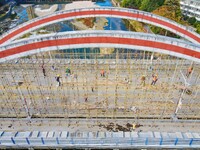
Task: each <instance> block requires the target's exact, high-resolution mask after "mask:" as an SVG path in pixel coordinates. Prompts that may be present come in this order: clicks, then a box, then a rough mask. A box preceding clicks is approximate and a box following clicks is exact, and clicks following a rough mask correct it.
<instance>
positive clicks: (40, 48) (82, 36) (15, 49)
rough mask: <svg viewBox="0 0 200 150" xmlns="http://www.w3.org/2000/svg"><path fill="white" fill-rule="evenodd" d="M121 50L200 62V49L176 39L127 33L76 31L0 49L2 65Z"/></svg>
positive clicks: (41, 37)
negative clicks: (55, 53)
mask: <svg viewBox="0 0 200 150" xmlns="http://www.w3.org/2000/svg"><path fill="white" fill-rule="evenodd" d="M84 47H119V48H130V49H139V50H147V51H152V52H159V53H164V54H168V55H172V56H176V57H180V58H184V59H188V60H192V61H196V62H200V45H199V44H192V43H189V42H185V41H182V40H177V39H174V38H168V37H164V36H156V35H152V34H144V33H134V32H125V31H91V30H89V31H74V32H65V33H58V34H50V35H43V36H38V37H37V38H29V39H23V40H19V41H15V42H13V44H7V45H2V46H0V62H4V61H6V60H10V59H14V58H20V57H23V56H27V55H31V54H35V53H39V52H45V51H50V50H57V49H59V50H60V49H69V48H84Z"/></svg>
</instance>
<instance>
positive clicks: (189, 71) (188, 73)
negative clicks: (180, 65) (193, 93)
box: [186, 67, 193, 78]
mask: <svg viewBox="0 0 200 150" xmlns="http://www.w3.org/2000/svg"><path fill="white" fill-rule="evenodd" d="M192 70H193V67H189V68H188V70H187V73H186V77H187V78H188V77H189V76H190V74H191V73H192Z"/></svg>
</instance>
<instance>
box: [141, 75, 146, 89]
mask: <svg viewBox="0 0 200 150" xmlns="http://www.w3.org/2000/svg"><path fill="white" fill-rule="evenodd" d="M145 79H146V77H145V75H142V77H141V79H140V80H141V83H140V85H142V86H145Z"/></svg>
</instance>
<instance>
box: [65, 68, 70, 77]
mask: <svg viewBox="0 0 200 150" xmlns="http://www.w3.org/2000/svg"><path fill="white" fill-rule="evenodd" d="M65 73H66V76H69V75H70V74H71V70H70V69H69V68H68V67H66V71H65Z"/></svg>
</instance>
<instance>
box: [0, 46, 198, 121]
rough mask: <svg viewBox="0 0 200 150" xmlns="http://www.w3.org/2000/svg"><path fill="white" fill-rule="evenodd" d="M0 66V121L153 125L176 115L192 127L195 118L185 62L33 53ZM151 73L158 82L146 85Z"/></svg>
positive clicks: (90, 52)
mask: <svg viewBox="0 0 200 150" xmlns="http://www.w3.org/2000/svg"><path fill="white" fill-rule="evenodd" d="M0 65H1V67H0V69H1V74H0V76H1V80H0V82H1V83H0V89H1V90H0V94H1V99H0V111H1V114H0V117H1V118H27V117H28V118H29V119H30V118H65V119H67V118H77V119H78V118H85V119H91V118H102V119H108V118H109V119H110V118H112V119H117V118H126V119H134V120H136V121H137V120H138V119H154V120H157V121H159V120H161V119H167V120H171V119H174V116H176V119H183V120H194V123H195V120H199V118H200V109H199V108H200V107H199V105H200V101H199V100H200V94H199V89H200V86H199V85H200V66H199V64H196V63H195V62H191V61H188V60H184V59H180V58H176V57H172V56H168V55H162V54H159V53H154V54H153V53H152V52H148V51H135V50H130V49H115V50H114V52H113V53H110V54H101V50H100V49H98V48H96V49H73V50H72V49H70V50H57V51H52V52H50V53H49V52H46V53H39V54H36V55H32V56H28V57H24V58H20V59H17V60H12V61H7V62H5V63H1V64H0ZM191 65H192V66H193V68H194V69H193V71H192V73H191V74H190V75H189V76H188V77H186V74H187V69H188V68H189V67H190V66H191ZM66 67H68V68H70V70H71V73H70V75H69V76H66V73H65V70H66ZM102 70H104V72H105V76H101V71H102ZM58 74H59V75H60V76H61V86H57V83H56V79H55V77H56V76H57V75H58ZM155 74H157V75H158V81H157V82H156V84H155V85H151V82H152V75H155ZM143 75H145V82H146V84H145V85H141V77H142V76H143ZM185 80H187V81H185ZM185 82H187V85H185ZM86 98H87V100H86ZM180 101H181V102H180Z"/></svg>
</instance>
